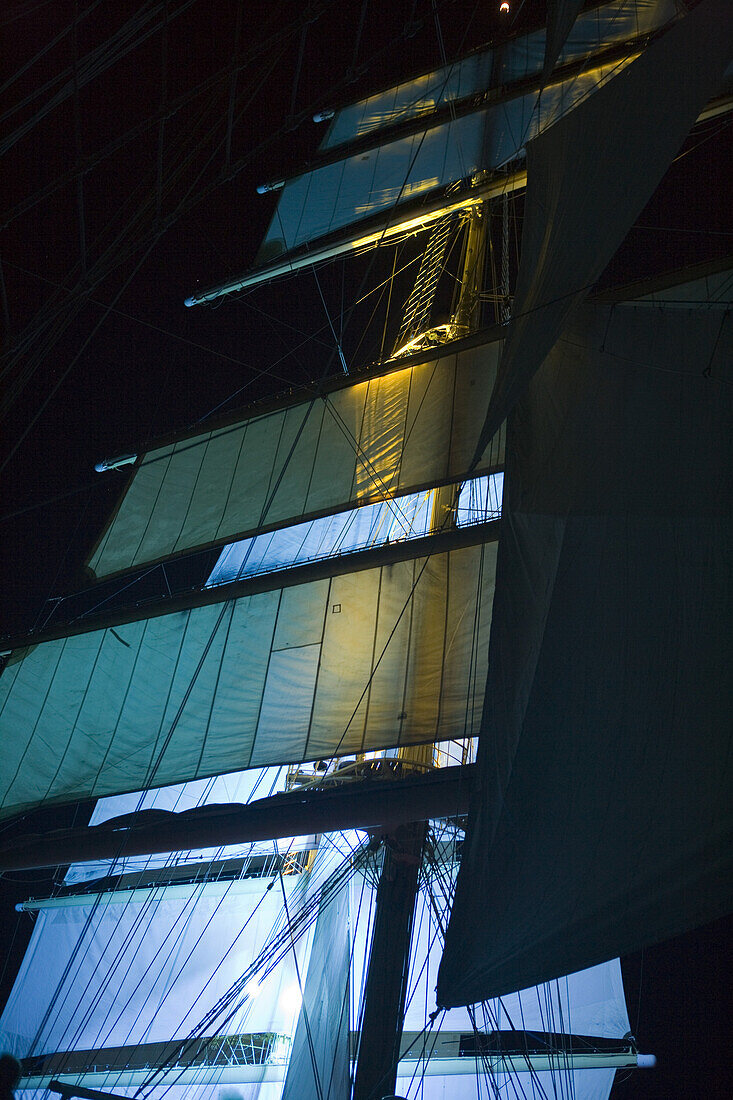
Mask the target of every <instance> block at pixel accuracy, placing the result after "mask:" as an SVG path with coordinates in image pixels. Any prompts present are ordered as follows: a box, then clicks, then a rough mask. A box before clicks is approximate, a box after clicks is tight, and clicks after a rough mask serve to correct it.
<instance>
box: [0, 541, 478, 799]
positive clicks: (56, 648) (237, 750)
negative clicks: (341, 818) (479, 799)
mask: <svg viewBox="0 0 733 1100" xmlns="http://www.w3.org/2000/svg"><path fill="white" fill-rule="evenodd" d="M494 560H495V544H494V543H487V544H485V545H481V544H479V545H475V546H470V547H465V548H463V549H459V550H454V551H451V552H449V553H444V554H438V555H433V556H432V557H430V558H415V559H408V560H403V561H398V562H394V563H393V564H391V565H384V566H381V567H378V568H373V569H364V570H362V571H361V572H358V573H343V574H341V575H338V576H332V577H326V578H324V579H322V580H317V581H311V582H307V583H303V584H296V585H293V586H292V587H290V588H285V589H281V588H278V587H276V584H277V582H276V580H275V581H274V582H273V585H274V586H273V588H272V589H271V590H270V591H267V592H259V593H256V594H253V595H250V596H243V597H240V598H239V599H232V600H229V601H226V602H223V603H222V602H219V603H211V604H209V605H206V606H202V607H193V608H190V609H189V610H187V611H177V612H171V613H170V614H167V615H156V616H153V617H150V618H141V619H140V620H139V621H136V622H128V623H125V624H118V625H117V626H116V627H109V628H107V629H99V630H92V631H90V632H88V633H84V634H75V635H71V636H68V637H65V638H59V639H56V640H53V641H47V642H43V643H41V644H39V645H35V646H31V647H30V648H28V649H27V650H19V651H17V652H16V653H14V654H13V655H12V656H11V658H10V661H9V664H8V666H7V668H6V669H5V670H4V672H3V675H2V677H0V730H1V731H2V734H1V735H2V742H3V746H4V753H5V761H6V768H5V770H4V775H3V780H4V782H3V793H2V802H1V803H0V805H1V806H2V811H1V812H2V814H3V815H6V816H7V815H9V814H13V813H16V812H18V811H20V810H21V809H26V808H27V807H29V806H33V805H39V804H42V803H44V802H58V801H62V802H71V801H74V800H78V799H80V798H91V797H97V796H101V795H106V794H112V793H115V792H122V791H126V790H137V789H141V788H144V787H148V786H161V785H162V784H165V783H174V782H180V781H182V780H186V779H196V778H198V777H201V776H207V775H215V774H222V773H224V772H230V771H234V770H237V769H240V768H247V767H256V766H264V765H268V764H283V763H286V762H297V761H302V760H309V759H310V760H313V759H318V758H320V757H323V756H331V755H334V754H337V755H338V754H341V755H345V754H348V753H353V752H364V751H365V750H368V749H378V748H385V747H387V746H395V745H408V744H416V743H421V742H427V741H435V740H440V739H443V738H455V737H470V736H471V735H472V734H473V733H474V732H475V731H476V729H477V728H478V719H479V714H480V711H481V705H482V699H483V688H484V683H485V679H486V659H485V655H486V652H487V643H488V628H489V620H490V613H491V603H492V599H493V592H494ZM481 654H483V655H484V656H483V657H481ZM49 746H51V750H50V751H49Z"/></svg>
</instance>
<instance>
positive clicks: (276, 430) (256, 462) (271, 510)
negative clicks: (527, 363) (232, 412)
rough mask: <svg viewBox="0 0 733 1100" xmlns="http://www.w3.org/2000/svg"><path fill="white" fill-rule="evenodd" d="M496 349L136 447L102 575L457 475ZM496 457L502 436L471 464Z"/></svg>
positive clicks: (483, 403)
mask: <svg viewBox="0 0 733 1100" xmlns="http://www.w3.org/2000/svg"><path fill="white" fill-rule="evenodd" d="M499 347H500V345H499V344H498V342H496V340H495V341H494V342H493V343H490V344H485V345H483V346H480V347H475V348H470V349H467V350H465V351H462V352H458V353H455V352H454V353H450V352H448V353H443V354H442V356H441V357H440V358H438V357H437V353H436V358H433V359H432V360H428V361H426V362H423V363H418V364H416V365H415V366H411V367H403V368H402V369H400V370H396V371H392V372H390V373H374V374H372V375H370V376H369V377H368V378H367V379H365V380H364V381H359V382H353V383H350V384H348V385H345V386H344V385H341V386H339V387H338V388H334V389H332V390H331V391H330V392H327V393H325V394H323V396H319V397H313V398H311V399H310V400H308V401H301V402H300V403H298V404H292V405H290V406H287V407H285V408H283V407H281V408H280V409H278V410H276V411H274V412H271V413H267V414H264V415H259V416H256V415H255V416H251V417H250V418H248V419H247V420H241V421H239V422H237V423H234V424H230V425H228V426H226V427H223V428H217V429H215V430H212V431H207V432H200V433H198V434H196V435H192V436H184V437H183V438H181V439H179V440H177V441H176V442H175V443H171V444H169V445H167V446H164V447H159V448H156V449H155V450H153V451H149V452H148V453H147V454H145V455H143V457H142V459H141V460H140V463H139V465H138V466H137V468H136V469H135V472H134V475H133V479H132V481H131V483H130V485H129V487H128V489H127V492H126V494H125V496H124V497H123V499H122V502H121V504H120V506H119V508H118V510H117V511H116V512H115V514H114V516H113V518H112V521H111V523H110V525H109V527H108V528H107V530H106V532H105V533H104V535H103V536H102V538H101V540H100V542H99V544H98V546H97V548H96V550H95V551H94V553H93V554H92V557H91V559H90V563H89V565H90V568H91V569H92V570H93V572H94V573H95V574H96V575H97V576H99V577H102V576H106V575H107V574H110V573H117V572H119V571H121V570H124V569H130V568H132V567H134V566H140V565H144V564H146V563H148V562H151V561H157V560H160V559H161V558H166V557H169V556H170V555H172V554H177V553H181V552H183V551H187V550H193V549H196V548H198V547H202V546H216V545H222V544H224V543H227V542H231V541H232V540H233V539H235V538H240V537H242V536H243V535H250V534H255V533H256V532H257V531H258V530H260V529H261V528H272V527H278V526H284V525H286V524H289V523H295V522H298V521H299V520H301V519H306V518H308V517H310V516H315V515H323V514H324V513H327V512H336V511H338V510H340V509H344V508H348V507H349V506H353V505H355V504H360V503H366V502H368V501H373V500H384V499H385V498H388V497H392V496H395V495H397V494H398V493H406V492H410V491H412V490H415V489H419V488H422V487H427V486H430V485H435V484H438V483H440V482H441V481H458V480H460V479H461V478H462V477H463V476H465V474H466V472H467V470H468V467H469V464H470V461H471V458H472V457H473V452H474V449H475V446H476V440H477V439H478V433H479V431H480V427H481V424H482V422H483V418H484V416H485V414H486V409H487V407H488V401H489V395H490V393H491V388H492V386H493V383H494V378H495V371H496V363H497V360H498V356H499ZM502 461H503V452H502V450H501V444H500V442H498V441H497V442H496V443H495V444H494V445H493V446H491V447H489V448H487V451H486V455H485V456H484V460H483V462H482V463H480V465H479V468H478V472H482V471H488V470H490V469H491V468H492V467H493V468H496V466H498V465H499V464H500V463H501V462H502Z"/></svg>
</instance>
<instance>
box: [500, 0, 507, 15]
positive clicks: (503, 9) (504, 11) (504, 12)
mask: <svg viewBox="0 0 733 1100" xmlns="http://www.w3.org/2000/svg"><path fill="white" fill-rule="evenodd" d="M499 11H500V12H501V14H502V15H508V14H509V4H508V2H507V0H504V2H503V4H499Z"/></svg>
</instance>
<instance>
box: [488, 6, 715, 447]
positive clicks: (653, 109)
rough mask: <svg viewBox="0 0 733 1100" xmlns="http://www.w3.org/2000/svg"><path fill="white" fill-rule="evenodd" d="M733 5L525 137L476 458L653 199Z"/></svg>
mask: <svg viewBox="0 0 733 1100" xmlns="http://www.w3.org/2000/svg"><path fill="white" fill-rule="evenodd" d="M732 35H733V8H731V6H730V4H728V3H727V0H705V2H704V3H702V4H700V6H699V7H697V8H696V9H695V10H694V11H693V12H691V13H690V14H689V15H688V16H686V17H685V18H684V19H683V20H681V21H680V22H679V23H677V24H676V25H675V26H673V27H672V28H671V29H670V30H669V31H667V32H666V33H665V34H664V36H663V37H662V38H661V39H660V40H659V41H658V42H655V43H653V44H652V45H651V46H650V47H649V49H648V50H646V51H645V52H644V53H643V54H642V55H641V56H640V57H638V58H637V60H636V61H634V62H633V63H632V64H631V65H629V66H628V68H626V69H625V70H624V71H623V72H621V73H619V75H618V76H616V77H615V78H614V79H613V80H612V81H610V82H609V83H608V84H606V85H605V86H604V87H602V88H600V89H599V90H598V91H597V92H596V93H595V94H594V95H592V96H591V97H589V98H588V100H587V101H586V102H585V103H583V104H581V105H580V106H579V107H576V108H575V110H574V111H571V112H570V113H569V114H568V115H566V116H565V117H564V118H562V119H560V121H559V122H557V123H556V124H555V125H554V126H552V127H550V128H549V129H548V130H547V131H546V132H545V133H543V134H541V135H540V136H539V137H537V138H536V139H535V140H534V141H531V142H528V144H527V199H526V206H525V220H524V229H523V233H522V258H521V264H520V269H519V276H518V280H517V290H516V294H515V297H514V311H513V319H512V322H511V325H510V327H509V332H508V336H507V340H506V343H505V345H504V352H503V355H502V358H501V361H500V363H499V371H498V377H497V382H496V386H495V388H494V393H493V394H492V398H491V404H490V406H489V411H488V413H487V417H486V424H485V427H484V431H483V434H482V436H481V438H480V441H479V445H478V447H477V451H476V456H477V458H478V456H479V455H480V454H481V452H482V451H483V450H484V447H485V445H486V440H487V439H490V438H491V436H492V435H493V434H494V433H495V432H496V431H497V429H498V427H499V425H500V424H501V423H502V421H503V420H504V419H505V418H506V415H507V413H508V412H509V409H510V408H511V407H512V405H513V404H514V402H515V401H516V400H517V399H518V397H519V395H520V394H521V392H522V389H523V388H524V386H525V385H526V383H527V381H528V380H529V379H530V378H531V376H532V374H533V373H534V371H536V370H537V369H538V367H539V366H540V364H541V363H542V360H543V359H544V358H545V356H546V355H547V353H548V352H549V350H550V348H551V347H552V345H553V344H554V343H555V341H556V340H557V338H558V336H559V335H560V333H561V331H562V328H563V325H564V324H565V321H566V319H567V318H568V317H569V315H570V313H571V312H572V310H573V308H575V306H577V305H578V304H579V303H580V302H581V301H583V299H584V298H585V297H586V295H587V294H588V293H589V291H590V290H591V289H592V287H593V285H594V283H595V282H596V280H597V279H598V278H599V277H600V275H601V273H602V272H603V269H604V268H605V267H606V265H607V264H608V262H609V261H610V260H611V258H612V257H613V255H614V253H615V252H616V250H617V249H618V247H619V246H620V244H621V243H622V241H623V239H624V237H625V236H626V234H627V232H628V230H629V229H630V228H631V226H632V225H633V223H634V221H635V219H636V218H637V217H638V215H639V214H640V213H641V211H642V210H643V208H644V205H645V204H646V203H647V202H648V200H649V199H650V198H651V196H652V194H653V193H654V190H655V188H656V187H657V185H658V184H659V182H660V181H661V179H662V177H663V175H664V173H665V172H666V171H667V169H668V167H669V165H670V163H671V161H672V159H673V158H674V156H675V155H676V153H677V151H678V149H679V147H680V145H681V144H682V142H683V141H684V139H685V137H686V136H687V133H688V132H689V130H690V128H691V127H692V125H693V123H694V122H695V119H696V118H697V116H698V114H699V112H700V111H701V110H702V109H703V107H704V106H705V104H706V102H707V101H708V99H709V97H710V96H712V95H714V94H715V92H716V91H717V90H718V88H719V86H720V83H721V81H722V78H723V72H724V70H725V67H726V65H727V64H728V62H729V60H730V55H731V48H732V45H733V43H732V41H731V36H732Z"/></svg>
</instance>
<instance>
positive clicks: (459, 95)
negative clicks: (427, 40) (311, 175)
mask: <svg viewBox="0 0 733 1100" xmlns="http://www.w3.org/2000/svg"><path fill="white" fill-rule="evenodd" d="M575 6H576V8H577V4H576V5H575ZM676 15H677V9H676V7H675V4H674V0H613V2H612V3H607V4H599V5H598V6H596V7H594V8H591V9H590V11H586V12H583V13H581V15H580V16H579V17H578V18H577V19H575V20H574V21H573V25H572V28H571V30H570V32H569V34H568V35H567V37H566V39H565V43H564V46H563V47H562V48H561V50H560V52H559V57H560V63H561V64H567V63H568V62H570V61H576V60H579V59H581V58H584V57H588V56H590V55H591V54H593V53H595V52H597V51H598V50H599V49H600V48H601V47H603V46H609V45H611V44H613V43H614V42H624V41H626V40H627V39H632V38H635V37H637V36H638V35H641V34H649V33H650V32H652V31H654V30H657V29H658V28H659V27H661V26H663V25H664V24H665V23H667V22H668V21H669V20H671V19H674V18H675V17H676ZM544 50H545V29H544V27H542V28H540V29H539V30H537V31H533V32H532V33H530V34H523V35H518V36H517V37H516V38H512V39H510V40H509V41H508V42H505V43H502V44H501V45H500V46H497V47H495V48H493V49H489V50H480V51H477V52H476V53H474V54H471V55H470V56H469V57H466V58H463V59H461V60H460V61H456V62H455V63H454V64H452V65H446V66H444V67H442V68H440V69H435V70H434V71H433V72H430V73H424V74H422V75H421V76H419V77H416V78H415V79H414V80H408V81H405V82H404V83H402V84H398V85H396V86H395V87H393V88H388V89H387V90H386V91H383V92H377V93H376V94H374V95H370V96H368V97H367V98H366V99H361V100H359V101H358V102H357V103H350V104H349V105H348V106H346V107H342V108H340V109H339V110H338V111H336V113H335V116H334V118H333V120H332V122H331V123H330V125H329V128H328V133H327V134H326V136H325V138H324V139H323V142H322V143H321V149H332V148H334V147H335V146H338V145H345V144H347V143H349V142H351V141H354V140H355V139H356V138H360V137H363V136H364V135H365V134H370V133H375V132H377V131H379V130H381V129H383V128H384V127H386V126H393V125H395V124H397V123H401V122H408V121H409V120H410V119H413V118H418V117H420V116H421V115H424V114H427V113H429V112H431V111H434V110H436V109H438V108H440V107H443V106H445V105H447V104H449V103H454V102H456V101H457V100H461V99H466V98H467V97H468V96H471V95H475V94H477V93H480V92H484V91H485V90H486V89H487V88H490V87H498V86H499V85H502V84H507V83H510V82H511V81H514V80H521V79H525V78H527V77H531V76H537V75H538V74H539V73H541V72H542V66H543V58H544Z"/></svg>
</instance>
